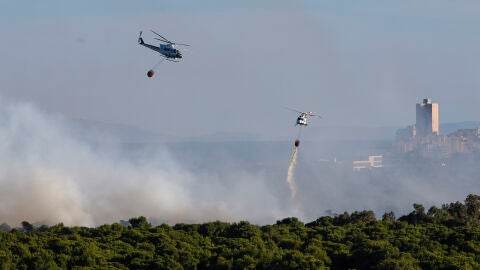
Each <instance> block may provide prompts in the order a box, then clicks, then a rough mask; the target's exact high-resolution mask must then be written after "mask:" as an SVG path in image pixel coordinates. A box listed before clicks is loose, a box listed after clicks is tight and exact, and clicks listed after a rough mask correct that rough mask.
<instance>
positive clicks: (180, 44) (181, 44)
mask: <svg viewBox="0 0 480 270" xmlns="http://www.w3.org/2000/svg"><path fill="white" fill-rule="evenodd" d="M172 44H175V45H179V46H187V47H190V45H188V44H183V43H173V42H172Z"/></svg>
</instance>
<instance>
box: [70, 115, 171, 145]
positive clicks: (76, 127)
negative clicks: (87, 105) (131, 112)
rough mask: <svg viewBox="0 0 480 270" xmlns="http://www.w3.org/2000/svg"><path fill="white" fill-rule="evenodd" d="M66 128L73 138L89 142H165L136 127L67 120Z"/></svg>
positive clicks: (161, 136) (84, 120)
mask: <svg viewBox="0 0 480 270" xmlns="http://www.w3.org/2000/svg"><path fill="white" fill-rule="evenodd" d="M66 128H67V130H68V131H69V132H71V133H72V135H73V136H74V137H77V138H80V139H82V140H87V141H89V142H96V143H101V142H111V141H112V140H114V141H116V142H122V143H131V142H135V143H156V142H162V141H165V140H167V139H168V138H167V137H166V136H164V135H160V134H157V133H154V132H151V131H148V130H144V129H141V128H138V127H134V126H129V125H124V124H117V123H106V122H100V121H93V120H86V119H68V121H67V125H66Z"/></svg>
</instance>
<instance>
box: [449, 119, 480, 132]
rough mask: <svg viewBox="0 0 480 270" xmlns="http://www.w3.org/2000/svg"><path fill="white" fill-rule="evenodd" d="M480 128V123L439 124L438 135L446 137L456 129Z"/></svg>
mask: <svg viewBox="0 0 480 270" xmlns="http://www.w3.org/2000/svg"><path fill="white" fill-rule="evenodd" d="M478 127H480V121H465V122H457V123H444V124H440V134H443V135H448V134H450V133H452V132H455V131H457V130H458V129H471V128H478Z"/></svg>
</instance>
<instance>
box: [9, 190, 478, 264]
mask: <svg viewBox="0 0 480 270" xmlns="http://www.w3.org/2000/svg"><path fill="white" fill-rule="evenodd" d="M479 225H480V196H478V195H473V194H471V195H468V196H467V198H466V199H465V201H464V202H463V203H462V202H454V203H449V204H444V205H442V206H441V207H436V206H432V207H431V208H430V209H428V210H426V209H425V208H424V207H423V206H422V205H421V204H413V211H412V212H410V213H409V214H407V215H404V216H401V217H399V218H398V219H397V218H396V217H395V214H394V213H393V212H389V213H384V214H383V215H382V217H381V219H377V218H376V216H375V213H373V212H372V211H367V210H365V211H355V212H353V213H347V212H345V213H343V214H340V215H336V216H323V217H319V218H318V219H316V220H314V221H312V222H309V223H306V224H305V223H303V222H302V221H300V220H298V219H297V218H295V217H289V218H285V219H282V220H279V221H277V222H276V223H275V224H271V225H265V226H257V225H254V224H251V223H249V222H248V221H240V222H235V223H226V222H221V221H213V222H207V223H203V224H176V225H173V226H170V225H166V224H162V225H158V226H153V225H152V224H150V223H149V222H148V220H147V219H146V218H145V217H142V216H140V217H134V218H131V219H130V220H128V222H127V221H122V222H120V223H114V224H110V225H108V224H105V225H101V226H99V227H95V228H88V227H66V226H64V225H63V224H57V225H54V226H46V225H42V226H34V225H32V224H30V223H29V222H28V221H24V222H22V223H21V227H18V228H11V227H10V226H9V225H8V224H5V223H3V224H1V225H0V230H1V231H0V268H1V269H75V268H77V269H98V268H101V269H104V268H108V269H480V227H479Z"/></svg>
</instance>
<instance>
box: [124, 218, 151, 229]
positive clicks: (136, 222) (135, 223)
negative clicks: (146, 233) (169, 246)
mask: <svg viewBox="0 0 480 270" xmlns="http://www.w3.org/2000/svg"><path fill="white" fill-rule="evenodd" d="M128 221H129V222H130V224H131V225H132V228H135V229H149V228H151V227H152V225H151V224H150V223H148V221H147V219H146V218H145V217H143V216H140V217H138V218H131V219H129V220H128Z"/></svg>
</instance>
